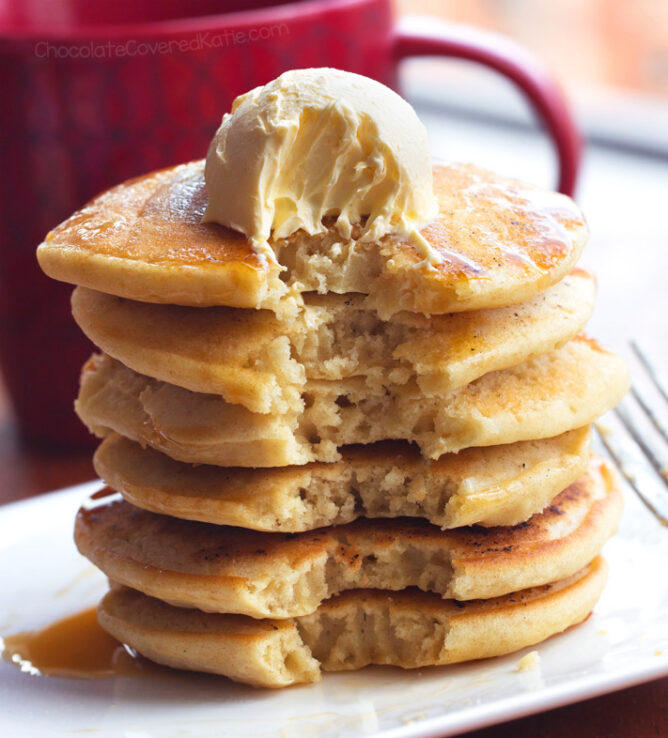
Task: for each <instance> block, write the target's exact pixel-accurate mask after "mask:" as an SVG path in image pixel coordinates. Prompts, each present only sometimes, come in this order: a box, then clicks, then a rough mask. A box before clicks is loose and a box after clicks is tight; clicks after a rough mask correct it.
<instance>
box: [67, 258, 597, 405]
mask: <svg viewBox="0 0 668 738" xmlns="http://www.w3.org/2000/svg"><path fill="white" fill-rule="evenodd" d="M594 293H595V285H594V280H593V277H591V276H590V275H589V274H587V273H586V272H584V271H582V270H579V269H578V270H575V271H574V272H572V273H571V274H570V275H568V276H567V277H566V278H564V279H563V280H562V281H561V282H559V283H558V284H556V285H554V286H553V287H551V288H549V289H548V290H547V291H546V292H544V293H542V294H540V295H537V296H536V297H534V298H532V299H531V300H529V301H527V302H524V303H522V304H520V305H514V306H510V307H505V308H493V309H489V310H477V311H472V312H466V313H454V314H449V315H443V316H432V317H431V318H426V317H425V316H423V315H419V314H416V313H406V312H403V313H397V314H396V315H395V316H393V318H392V321H391V322H386V321H383V320H381V319H380V318H379V317H378V316H377V314H376V313H375V312H374V311H372V310H367V309H366V308H365V306H364V305H365V300H364V297H363V296H362V295H358V294H355V295H349V296H344V295H335V294H328V295H313V294H311V295H306V296H305V298H304V299H305V307H304V310H303V312H301V313H300V315H299V316H298V317H297V319H295V320H294V321H291V322H286V321H279V320H278V319H277V318H276V316H275V314H274V313H272V312H270V311H268V310H241V309H237V308H224V307H222V308H220V307H219V308H208V309H206V310H202V309H201V308H188V307H182V306H173V305H155V304H153V305H152V304H148V303H140V302H136V301H131V300H125V299H123V298H118V297H114V296H111V295H106V294H103V293H101V292H95V291H93V290H89V289H86V288H82V287H79V288H77V289H76V290H75V291H74V294H73V295H72V312H73V315H74V318H75V320H76V321H77V323H78V324H79V327H80V328H81V329H82V330H83V332H84V333H85V334H86V335H87V336H88V338H90V340H91V341H92V342H93V343H95V344H97V345H98V346H99V347H100V348H101V349H102V350H103V351H104V352H105V353H106V354H109V355H110V356H112V357H114V358H115V359H118V360H119V361H121V362H122V363H123V364H125V366H128V367H130V368H131V369H134V370H135V371H137V372H140V373H141V374H146V375H147V376H149V377H153V378H155V379H160V380H162V381H164V382H169V383H171V384H174V385H177V386H179V387H183V388H185V389H189V390H192V391H193V392H205V393H211V394H216V395H220V396H221V397H223V399H225V400H226V401H227V402H230V403H234V404H240V405H243V406H244V407H246V408H248V410H250V411H251V412H256V413H269V412H285V411H286V410H289V409H295V406H296V405H297V404H298V403H299V402H300V393H301V391H302V389H303V387H304V384H305V381H306V380H307V379H327V380H339V379H344V378H347V377H352V376H363V377H365V379H366V380H367V382H368V383H370V384H373V385H376V386H379V385H382V384H383V382H385V381H387V380H388V378H390V379H391V381H393V382H396V383H400V384H402V383H406V382H416V383H417V385H418V387H419V388H420V390H421V391H422V393H423V394H424V395H426V396H432V395H433V394H435V393H438V392H446V391H448V390H451V389H456V388H457V387H462V386H464V385H466V384H468V383H469V382H472V381H474V380H476V379H478V377H480V376H482V375H483V374H486V373H488V372H490V371H495V370H498V369H505V368H506V367H509V366H515V365H516V364H519V363H521V362H523V361H526V360H528V359H531V358H533V357H534V356H538V355H540V354H543V353H545V352H547V351H551V350H553V349H555V348H558V347H560V346H562V345H563V344H564V343H566V341H568V340H569V339H570V338H572V337H573V336H574V335H576V334H577V333H579V332H580V331H581V330H582V329H583V328H584V326H585V324H586V322H587V320H588V319H589V317H590V315H591V311H592V308H593V304H594Z"/></svg>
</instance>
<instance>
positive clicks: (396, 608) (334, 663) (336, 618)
mask: <svg viewBox="0 0 668 738" xmlns="http://www.w3.org/2000/svg"><path fill="white" fill-rule="evenodd" d="M605 578H606V566H605V562H604V561H603V560H602V559H601V558H600V557H599V558H597V559H595V560H594V561H593V562H592V563H591V564H589V565H588V566H587V567H585V568H584V569H582V570H580V571H579V572H578V573H576V574H574V575H573V576H571V577H569V578H568V579H565V580H562V581H560V582H556V583H553V584H547V585H544V586H542V587H535V588H533V589H527V590H524V591H521V592H517V593H514V594H510V595H505V596H504V597H498V598H495V599H490V600H474V601H471V602H466V603H461V602H455V601H453V600H442V599H440V597H438V595H434V594H427V593H424V592H420V591H417V590H412V589H407V590H403V591H401V592H393V593H389V592H381V591H377V590H353V591H349V592H346V593H344V594H342V595H339V596H338V597H335V598H332V599H330V600H327V601H326V602H323V603H322V604H321V605H320V607H319V608H318V609H317V610H316V612H314V613H312V614H310V615H306V616H303V617H299V618H291V619H288V620H253V619H252V618H249V617H245V616H242V615H220V614H212V613H203V612H200V611H198V610H187V609H180V608H177V607H173V606H171V605H167V604H165V603H164V602H161V601H160V600H157V599H153V598H151V597H148V596H146V595H144V594H141V593H139V592H136V591H134V590H131V589H126V588H125V587H120V586H116V587H114V589H112V591H111V592H109V593H108V594H107V595H106V596H105V597H104V599H103V600H102V602H101V603H100V606H99V608H98V617H99V620H100V624H101V626H102V627H103V628H104V629H105V630H106V631H108V632H109V633H111V635H113V636H114V637H116V638H118V639H119V640H120V641H122V642H123V643H125V644H127V645H128V646H130V647H132V648H134V649H135V650H136V651H138V652H139V653H141V654H142V655H143V656H146V657H147V658H149V659H152V660H153V661H156V662H158V663H161V664H165V665H167V666H172V667H175V668H179V669H189V670H191V671H204V672H210V673H214V674H221V675H224V676H227V677H229V678H231V679H234V680H236V681H240V682H245V683H247V684H252V685H254V686H258V687H285V686H289V685H291V684H299V683H304V682H315V681H318V680H319V679H320V678H321V670H322V671H345V670H353V669H361V668H362V667H364V666H368V665H370V664H383V665H392V666H400V667H403V668H405V669H411V668H419V667H424V666H433V665H444V664H453V663H457V662H461V661H470V660H474V659H481V658H487V657H490V656H500V655H503V654H507V653H511V652H512V651H517V650H519V649H521V648H524V647H526V646H531V645H533V644H535V643H539V642H540V641H543V640H545V639H546V638H549V637H550V636H551V635H554V634H556V633H560V632H562V631H563V630H565V629H566V628H568V627H570V626H571V625H575V624H576V623H580V622H582V621H583V620H584V619H585V618H586V617H587V615H588V614H589V613H590V612H591V610H592V608H593V607H594V605H595V604H596V602H597V600H598V598H599V596H600V594H601V591H602V589H603V586H604V584H605Z"/></svg>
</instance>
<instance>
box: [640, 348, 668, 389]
mask: <svg viewBox="0 0 668 738" xmlns="http://www.w3.org/2000/svg"><path fill="white" fill-rule="evenodd" d="M631 349H632V350H633V353H634V354H635V355H636V358H637V359H638V361H639V362H640V363H641V364H642V365H643V368H644V369H645V371H646V372H647V374H648V375H649V378H650V379H651V380H652V382H653V383H654V386H655V387H656V388H657V389H658V390H659V392H660V393H661V394H662V395H663V399H664V400H665V401H666V402H668V389H666V385H665V384H664V383H663V380H662V379H661V376H660V375H659V372H658V371H657V370H656V369H655V368H654V366H653V365H652V363H651V362H650V360H649V359H648V358H647V356H645V354H644V353H643V352H642V351H641V350H640V346H638V344H637V343H636V342H635V341H631Z"/></svg>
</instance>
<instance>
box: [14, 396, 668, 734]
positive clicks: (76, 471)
mask: <svg viewBox="0 0 668 738" xmlns="http://www.w3.org/2000/svg"><path fill="white" fill-rule="evenodd" d="M0 470H2V471H1V472H0V504H2V503H7V502H13V501H15V500H21V499H25V498H27V497H32V496H34V495H39V494H42V493H44V492H48V491H50V490H53V489H57V488H59V487H66V486H69V485H71V484H77V483H78V482H84V481H86V480H88V479H92V478H93V477H94V476H95V474H94V472H93V467H92V465H91V461H90V452H89V451H85V450H81V451H63V450H62V449H54V448H48V447H39V446H35V445H32V444H29V443H27V442H24V441H22V440H21V439H20V438H19V437H18V435H17V433H16V428H15V424H14V422H13V420H12V417H11V413H10V409H9V406H8V403H7V399H6V396H5V395H4V393H3V392H2V386H1V385H0ZM667 627H668V626H667ZM469 735H471V736H479V738H483V737H484V738H502V737H505V736H509V735H512V736H514V738H524V737H525V736H526V738H540V737H541V736H545V737H546V738H547V737H548V736H549V738H562V736H563V738H573V736H576V737H577V738H599V737H600V738H617V737H618V738H629V737H632V738H650V736H651V737H652V738H656V736H664V735H667V736H668V678H667V679H661V680H659V681H656V682H650V683H649V684H643V685H640V686H637V687H632V688H631V689H625V690H623V691H621V692H616V693H614V694H609V695H605V696H603V697H599V698H597V699H593V700H588V701H586V702H581V703H579V704H576V705H570V706H568V707H562V708H561V709H558V710H551V711H550V712H545V713H541V714H539V715H534V716H532V717H528V718H524V719H523V720H515V721H513V722H512V723H505V724H503V725H497V726H494V727H491V728H487V729H486V730H480V731H476V732H474V733H470V734H469Z"/></svg>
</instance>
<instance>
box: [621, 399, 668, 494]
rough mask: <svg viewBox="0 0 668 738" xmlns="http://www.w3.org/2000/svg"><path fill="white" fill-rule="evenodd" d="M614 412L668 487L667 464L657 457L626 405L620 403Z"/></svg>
mask: <svg viewBox="0 0 668 738" xmlns="http://www.w3.org/2000/svg"><path fill="white" fill-rule="evenodd" d="M622 402H623V401H622ZM614 412H615V415H617V417H618V418H619V419H620V420H621V422H622V425H623V426H624V428H626V430H627V432H628V434H629V435H630V436H631V438H632V439H633V440H634V441H635V442H636V443H637V444H638V446H639V447H640V449H641V450H642V452H643V453H644V454H645V457H646V458H647V460H648V461H649V462H650V464H651V465H652V466H653V467H654V469H656V472H657V474H658V475H659V476H660V477H661V479H662V481H663V482H664V484H665V485H666V486H667V487H668V479H667V478H666V476H665V465H664V464H663V463H662V462H661V460H660V459H659V458H657V456H656V454H655V453H654V451H653V450H652V448H651V447H650V446H649V444H648V443H647V442H646V441H645V439H644V438H643V436H642V433H641V432H640V431H639V430H638V428H637V426H636V425H635V424H634V422H633V420H631V416H630V415H629V413H628V412H627V410H626V408H625V407H624V405H623V404H622V403H620V404H619V405H618V406H617V407H616V408H615V410H614Z"/></svg>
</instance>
